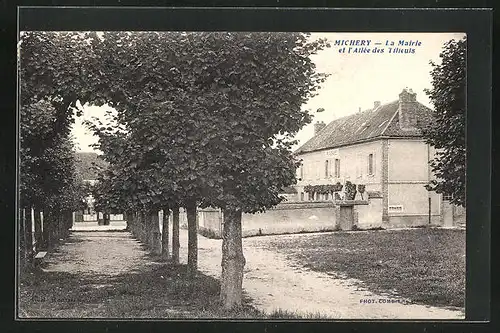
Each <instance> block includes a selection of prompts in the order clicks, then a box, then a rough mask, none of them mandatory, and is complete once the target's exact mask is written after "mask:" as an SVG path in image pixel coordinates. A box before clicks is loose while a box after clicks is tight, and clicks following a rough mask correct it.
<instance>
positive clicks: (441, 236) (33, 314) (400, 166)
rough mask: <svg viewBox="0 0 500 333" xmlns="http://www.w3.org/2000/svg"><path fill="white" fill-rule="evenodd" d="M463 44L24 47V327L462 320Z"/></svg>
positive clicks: (307, 37)
mask: <svg viewBox="0 0 500 333" xmlns="http://www.w3.org/2000/svg"><path fill="white" fill-rule="evenodd" d="M467 38H468V36H467V35H466V33H464V32H460V31H458V32H454V33H449V32H314V31H309V32H307V31H305V32H262V31H241V32H237V31H19V40H18V44H17V45H18V54H17V58H18V121H19V184H18V190H19V193H18V197H19V201H18V216H19V219H18V228H17V239H16V243H17V281H16V283H17V295H16V312H17V319H18V320H34V319H72V320H82V319H124V320H134V319H146V320H191V319H208V320H211V319H212V320H218V319H236V320H248V319H250V320H269V319H278V320H297V319H298V320H302V319H308V320H339V319H349V320H355V319H362V320H380V319H384V320H402V319H403V320H406V319H408V320H416V319H419V320H450V319H452V320H464V319H465V318H466V317H465V316H466V311H465V304H466V230H467V228H469V226H468V221H467V220H466V210H467V205H466V153H467V151H466V115H467V110H466V77H467Z"/></svg>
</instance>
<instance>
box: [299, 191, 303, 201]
mask: <svg viewBox="0 0 500 333" xmlns="http://www.w3.org/2000/svg"><path fill="white" fill-rule="evenodd" d="M300 201H304V192H300Z"/></svg>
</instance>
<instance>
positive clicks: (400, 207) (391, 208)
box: [389, 205, 404, 213]
mask: <svg viewBox="0 0 500 333" xmlns="http://www.w3.org/2000/svg"><path fill="white" fill-rule="evenodd" d="M403 211H404V209H403V205H389V212H391V213H402V212H403Z"/></svg>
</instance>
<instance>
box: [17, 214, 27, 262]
mask: <svg viewBox="0 0 500 333" xmlns="http://www.w3.org/2000/svg"><path fill="white" fill-rule="evenodd" d="M25 211H26V210H25V209H24V208H21V207H19V224H18V233H17V235H18V237H19V239H18V241H19V243H18V249H17V250H18V254H19V262H18V264H19V265H20V266H23V265H24V264H25V263H26V232H25V231H24V229H25V220H26V213H25Z"/></svg>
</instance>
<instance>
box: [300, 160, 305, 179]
mask: <svg viewBox="0 0 500 333" xmlns="http://www.w3.org/2000/svg"><path fill="white" fill-rule="evenodd" d="M300 179H301V180H302V179H304V165H303V164H301V165H300Z"/></svg>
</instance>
